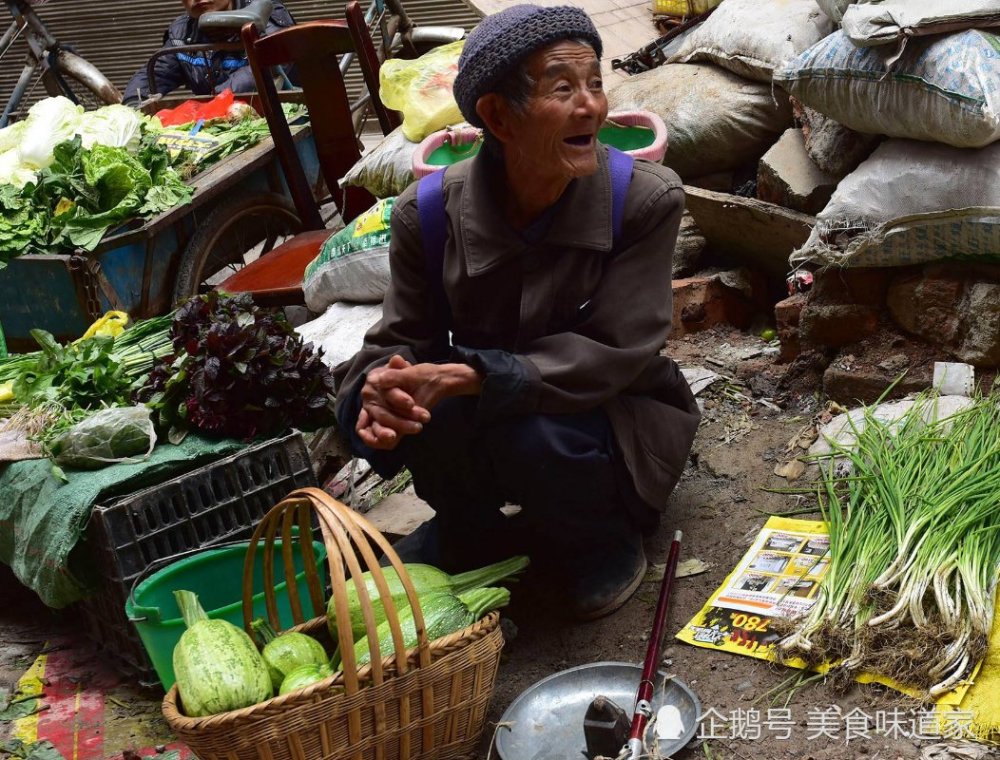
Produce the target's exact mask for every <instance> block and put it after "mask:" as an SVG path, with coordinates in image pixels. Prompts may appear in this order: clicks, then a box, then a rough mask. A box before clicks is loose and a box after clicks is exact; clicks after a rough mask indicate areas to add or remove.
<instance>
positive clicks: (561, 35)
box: [454, 5, 602, 127]
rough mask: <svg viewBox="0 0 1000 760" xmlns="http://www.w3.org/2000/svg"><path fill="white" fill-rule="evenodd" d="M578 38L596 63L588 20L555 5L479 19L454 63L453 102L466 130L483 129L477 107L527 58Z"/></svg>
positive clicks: (595, 38) (596, 42) (596, 41)
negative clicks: (589, 48)
mask: <svg viewBox="0 0 1000 760" xmlns="http://www.w3.org/2000/svg"><path fill="white" fill-rule="evenodd" d="M571 38H579V39H582V40H586V41H587V42H589V43H590V44H591V45H593V47H594V51H595V52H596V53H597V57H598V58H600V57H601V51H602V45H601V36H600V35H599V34H598V33H597V28H596V27H595V26H594V22H593V21H591V20H590V16H588V15H587V14H586V13H584V11H583V10H581V9H580V8H574V7H572V6H570V5H559V6H555V7H552V8H543V7H541V6H539V5H512V6H510V7H509V8H504V9H503V10H502V11H500V12H499V13H494V14H493V15H491V16H487V17H486V18H484V19H483V20H482V21H481V22H480V24H479V26H477V27H476V28H475V29H473V30H472V33H471V34H469V37H468V39H467V40H466V41H465V46H464V47H463V48H462V55H461V57H460V58H459V59H458V75H457V76H456V77H455V85H454V92H455V100H456V101H457V102H458V108H459V110H461V112H462V116H464V117H465V118H466V120H468V122H469V123H470V124H474V125H476V126H477V127H482V126H484V124H483V123H482V121H481V120H480V118H479V115H478V114H477V113H476V101H478V100H479V98H481V97H482V96H483V95H485V94H486V93H488V92H490V91H491V90H492V89H493V87H495V86H496V84H497V83H498V82H499V81H500V80H501V79H502V78H503V77H505V76H506V75H507V74H509V73H510V72H511V71H512V70H513V69H514V67H515V66H517V64H518V63H519V62H520V61H521V60H522V59H523V58H524V57H525V56H527V55H529V54H531V53H533V52H534V51H536V50H538V49H539V48H542V47H545V46H546V45H550V44H551V43H553V42H558V41H560V40H566V39H571Z"/></svg>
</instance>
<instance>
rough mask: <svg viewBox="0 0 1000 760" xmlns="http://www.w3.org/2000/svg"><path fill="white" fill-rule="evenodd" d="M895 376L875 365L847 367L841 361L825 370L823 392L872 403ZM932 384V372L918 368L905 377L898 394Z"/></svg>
mask: <svg viewBox="0 0 1000 760" xmlns="http://www.w3.org/2000/svg"><path fill="white" fill-rule="evenodd" d="M895 379H896V376H895V375H890V374H889V373H888V372H884V371H882V370H879V369H877V368H874V367H866V366H858V365H851V366H849V367H845V366H843V365H842V364H841V363H840V362H834V363H833V364H831V365H830V366H829V367H827V369H826V371H825V372H824V373H823V392H824V393H825V394H826V395H827V396H828V397H829V398H830V399H832V400H833V401H836V402H838V403H840V404H848V405H854V404H856V403H858V402H861V403H864V404H870V403H872V402H873V401H876V400H877V399H878V398H879V397H881V396H882V394H883V393H885V389H886V388H888V387H889V385H890V384H891V383H892V382H893V381H894V380H895ZM930 383H931V373H930V371H929V370H927V369H926V368H921V367H918V368H915V369H914V370H912V371H910V372H908V373H907V374H906V375H904V376H903V378H902V380H900V381H899V382H898V383H897V385H896V386H895V389H894V393H895V394H896V395H900V394H906V393H916V392H919V391H923V390H926V389H927V388H928V387H929V386H930Z"/></svg>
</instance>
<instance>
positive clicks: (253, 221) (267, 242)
mask: <svg viewBox="0 0 1000 760" xmlns="http://www.w3.org/2000/svg"><path fill="white" fill-rule="evenodd" d="M301 230H302V222H300V221H299V217H298V214H296V213H295V207H294V206H293V205H292V203H291V201H289V200H288V199H287V198H286V197H285V196H283V195H278V194H277V193H260V194H258V195H250V196H247V197H239V198H233V199H232V200H230V201H226V202H224V203H221V204H219V205H218V206H216V207H215V208H214V209H213V210H212V211H211V213H209V214H208V216H206V217H205V220H204V221H203V222H199V224H198V231H197V232H196V233H195V234H194V237H192V238H191V242H189V243H188V246H187V248H186V249H185V250H184V254H183V255H182V256H181V261H180V265H179V267H178V272H177V281H176V282H175V284H174V302H175V303H176V302H177V301H179V300H180V299H182V298H187V297H188V296H193V295H197V294H198V293H205V292H207V291H209V290H211V289H212V288H213V287H215V286H216V285H218V284H219V283H220V282H222V281H223V280H225V279H226V278H227V277H230V276H231V275H232V274H234V273H235V272H237V271H238V270H240V269H242V268H243V267H244V266H246V265H247V264H249V263H250V262H251V261H253V260H254V259H256V258H258V257H260V256H263V255H265V254H267V253H269V252H270V251H272V250H273V249H274V248H275V247H276V246H278V245H280V244H281V243H283V242H284V241H285V240H286V239H288V238H290V237H292V236H293V235H295V234H297V233H298V232H300V231H301Z"/></svg>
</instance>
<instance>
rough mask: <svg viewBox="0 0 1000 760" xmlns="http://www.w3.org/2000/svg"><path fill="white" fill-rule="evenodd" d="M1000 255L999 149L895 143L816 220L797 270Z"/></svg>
mask: <svg viewBox="0 0 1000 760" xmlns="http://www.w3.org/2000/svg"><path fill="white" fill-rule="evenodd" d="M997 251H1000V143H995V144H993V145H991V146H989V147H987V148H983V149H981V150H961V149H958V148H950V147H948V146H946V145H936V144H934V143H925V142H917V141H913V140H888V141H886V142H884V143H882V145H880V146H879V147H878V148H877V149H876V150H875V152H874V153H872V155H871V157H869V158H868V160H866V161H865V162H864V163H862V164H861V166H859V167H858V168H857V169H856V170H855V171H854V172H853V173H851V174H849V175H848V176H847V177H845V178H844V179H843V180H841V182H840V184H839V185H838V186H837V189H836V191H834V194H833V197H832V198H831V199H830V202H829V203H828V204H827V206H826V208H824V209H823V211H821V212H820V213H819V214H818V215H817V216H816V226H815V227H814V228H813V231H812V234H811V235H810V236H809V239H808V240H807V241H806V244H805V245H804V246H803V247H802V248H800V249H799V250H797V251H795V252H794V253H793V254H792V263H793V264H796V263H799V262H806V261H808V262H813V263H817V264H834V265H838V266H858V267H863V266H868V267H872V266H876V267H879V266H904V265H908V264H920V263H926V262H930V261H935V260H938V259H943V258H948V257H952V256H963V257H966V258H969V257H975V256H977V255H988V254H991V253H992V254H995V253H996V252H997Z"/></svg>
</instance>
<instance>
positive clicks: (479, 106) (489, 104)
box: [476, 92, 513, 143]
mask: <svg viewBox="0 0 1000 760" xmlns="http://www.w3.org/2000/svg"><path fill="white" fill-rule="evenodd" d="M476 113H477V114H478V115H479V118H480V119H482V120H483V124H485V125H486V128H487V129H488V130H489V131H490V133H491V134H492V135H493V136H494V137H496V138H497V139H498V140H499V141H500V142H502V143H507V142H509V141H510V140H511V137H512V136H513V129H512V127H513V125H512V124H511V110H510V106H509V105H507V101H506V100H504V99H503V98H502V97H500V96H499V95H497V94H496V93H495V92H490V93H487V94H486V95H483V96H482V97H481V98H480V99H479V100H477V101H476Z"/></svg>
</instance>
